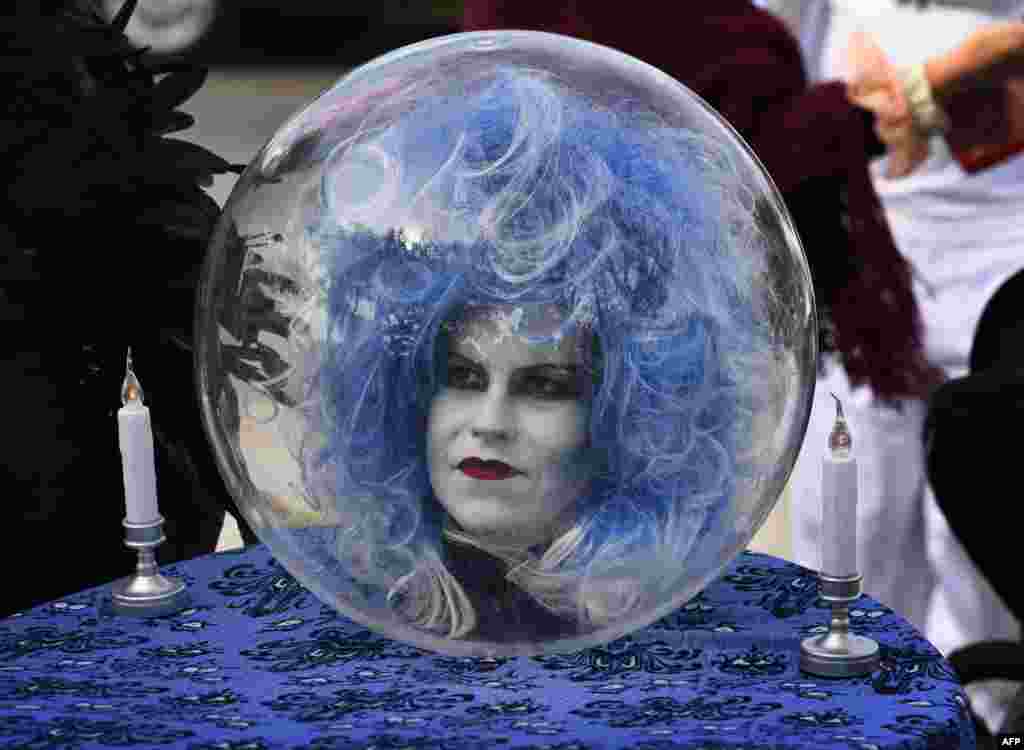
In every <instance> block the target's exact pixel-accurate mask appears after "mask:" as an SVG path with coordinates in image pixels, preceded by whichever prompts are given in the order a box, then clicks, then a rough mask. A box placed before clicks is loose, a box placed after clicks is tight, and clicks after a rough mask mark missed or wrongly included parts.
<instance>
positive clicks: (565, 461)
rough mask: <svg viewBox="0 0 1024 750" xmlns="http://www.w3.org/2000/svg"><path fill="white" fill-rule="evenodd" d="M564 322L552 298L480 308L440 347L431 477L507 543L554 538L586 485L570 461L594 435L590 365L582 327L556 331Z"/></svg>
mask: <svg viewBox="0 0 1024 750" xmlns="http://www.w3.org/2000/svg"><path fill="white" fill-rule="evenodd" d="M562 320H563V318H562V315H561V313H560V312H559V310H558V309H557V308H556V307H554V306H551V305H530V306H515V305H501V306H479V307H472V308H469V309H468V310H467V311H466V314H465V315H464V316H463V317H462V318H461V319H460V320H459V321H458V322H457V323H456V324H455V325H453V327H452V330H451V334H450V336H449V348H448V351H447V353H445V352H441V353H440V356H446V355H447V367H446V368H444V372H445V373H446V374H445V378H444V382H443V383H442V387H441V390H440V392H439V393H438V394H437V396H435V397H434V400H433V402H432V403H431V407H430V416H429V423H428V433H427V452H428V461H429V470H430V483H431V485H432V486H433V489H434V493H435V495H436V496H437V499H438V500H439V501H440V503H441V505H443V506H444V508H445V510H446V511H447V512H448V513H449V514H450V515H451V516H452V517H454V518H455V520H456V521H457V522H458V523H459V524H460V525H461V526H462V527H463V528H464V529H465V530H466V531H469V532H471V533H474V534H476V535H478V536H479V537H481V538H487V539H489V540H491V541H493V542H495V543H497V544H499V545H502V546H505V545H509V546H517V547H528V546H532V545H534V544H540V543H546V542H548V541H550V540H551V539H552V537H553V536H554V535H555V534H556V533H558V531H559V530H560V529H559V527H560V526H561V525H563V524H565V523H566V522H567V521H570V522H571V519H567V518H566V516H567V514H568V513H569V509H570V506H571V505H572V503H573V501H574V500H575V499H576V498H577V497H578V496H579V495H580V493H581V492H582V491H583V490H584V489H585V487H586V480H585V479H580V478H579V473H578V470H577V471H576V472H575V473H574V472H573V467H571V466H569V462H570V461H571V460H572V458H573V454H574V451H576V449H578V448H580V447H581V446H582V445H583V443H584V441H585V439H586V434H587V433H586V425H587V421H588V418H589V406H588V405H587V404H586V403H584V400H583V394H582V388H581V383H582V382H583V381H582V376H583V363H582V362H581V361H580V356H579V351H580V348H579V346H578V340H577V339H578V336H577V334H576V333H575V332H566V333H564V334H563V335H561V337H560V338H552V336H553V335H554V334H555V333H556V332H557V331H558V330H559V328H560V326H561V324H562ZM531 338H540V339H541V341H531V340H530V339H531ZM577 469H578V467H577Z"/></svg>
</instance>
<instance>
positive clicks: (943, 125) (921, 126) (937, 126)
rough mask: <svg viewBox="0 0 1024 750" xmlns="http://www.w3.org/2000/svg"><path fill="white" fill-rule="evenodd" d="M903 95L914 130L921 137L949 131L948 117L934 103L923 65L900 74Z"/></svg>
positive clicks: (912, 67)
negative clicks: (905, 98)
mask: <svg viewBox="0 0 1024 750" xmlns="http://www.w3.org/2000/svg"><path fill="white" fill-rule="evenodd" d="M900 78H901V79H902V81H903V93H904V94H905V95H906V97H907V106H908V107H909V108H910V115H911V117H912V118H913V120H914V128H915V130H917V131H918V132H919V133H921V134H922V135H933V134H935V133H944V132H946V131H947V130H949V117H947V116H946V113H945V112H943V111H942V108H941V107H940V106H939V105H938V104H937V103H936V102H935V96H934V95H933V94H932V87H931V84H929V83H928V78H927V77H926V76H925V74H924V63H921V64H918V65H913V66H911V67H909V68H905V69H904V70H902V71H901V72H900Z"/></svg>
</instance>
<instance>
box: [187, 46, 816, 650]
mask: <svg viewBox="0 0 1024 750" xmlns="http://www.w3.org/2000/svg"><path fill="white" fill-rule="evenodd" d="M198 324H199V327H198V342H197V343H198V355H197V370H198V383H199V388H200V395H201V400H202V403H203V412H204V419H205V422H206V427H207V429H208V432H209V434H210V436H211V439H212V442H213V446H214V448H215V451H216V453H217V457H218V461H219V463H220V466H221V468H222V470H223V473H224V476H225V478H226V480H227V483H228V485H229V487H230V489H231V491H232V492H233V494H234V496H235V499H236V502H237V503H238V506H239V508H240V509H241V510H242V512H243V513H244V514H245V516H246V518H247V519H248V520H249V522H250V524H251V525H252V526H253V528H254V529H255V531H256V533H257V534H258V535H259V537H260V539H261V540H263V541H264V542H265V543H266V544H267V545H268V546H269V547H270V549H271V550H272V552H273V553H274V555H275V556H276V557H277V558H278V560H280V562H281V563H282V564H283V565H284V566H285V567H286V568H287V569H288V570H289V571H290V572H291V573H292V574H293V575H294V576H295V577H296V579H298V580H299V581H300V582H301V583H302V584H304V585H305V586H307V587H308V588H310V589H311V590H312V591H314V592H315V593H316V594H317V595H318V596H320V597H321V598H322V599H323V600H324V601H326V602H328V603H329V604H330V605H332V606H333V607H335V608H337V609H338V610H339V611H341V612H342V613H343V614H345V615H347V616H348V617H350V618H352V619H354V620H355V621H357V622H359V623H362V624H364V625H366V626H367V627H369V628H371V629H374V630H377V631H379V632H381V633H383V634H386V635H388V636H392V637H395V638H398V639H402V640H405V641H407V642H409V643H411V644H414V645H416V646H420V647H422V648H427V649H432V650H436V651H440V652H444V653H448V654H453V655H481V656H482V655H487V656H508V655H514V654H540V653H550V652H556V651H568V650H573V649H578V648H582V647H586V646H591V645H596V644H600V643H604V642H607V641H610V640H612V639H614V638H617V637H619V636H622V635H624V634H626V633H628V632H630V631H633V630H635V629H637V628H640V627H643V626H645V625H648V624H650V623H652V622H654V621H655V620H656V619H658V618H660V617H662V616H664V615H666V614H668V613H670V612H671V611H672V610H674V609H676V608H678V607H679V606H681V605H682V604H683V603H684V602H686V601H687V600H688V599H689V598H691V597H692V596H694V595H695V594H696V593H698V592H699V591H700V590H701V589H702V588H703V587H704V586H705V585H707V584H708V583H709V582H710V581H711V580H712V579H713V578H714V577H715V576H717V575H718V574H719V573H720V572H721V571H722V570H723V568H725V566H726V565H727V564H728V563H729V562H730V561H731V560H732V558H733V557H735V556H736V555H737V554H738V553H739V552H740V551H742V550H743V549H744V548H745V547H746V545H747V544H748V543H749V542H750V539H751V537H752V536H753V535H754V533H755V531H756V530H757V528H758V527H759V526H760V525H761V523H762V522H763V521H764V519H765V518H766V517H767V515H768V514H769V512H770V511H771V508H772V506H773V505H774V503H775V502H776V500H777V499H778V497H779V494H780V493H781V491H782V488H783V485H784V483H785V481H786V479H787V477H788V475H789V472H790V470H791V469H792V466H793V463H794V461H795V459H796V454H797V450H798V448H799V445H800V441H801V438H802V436H803V432H804V429H805V427H806V422H807V417H808V413H809V406H810V397H811V393H812V390H813V385H814V360H815V344H814V342H815V335H814V327H815V319H814V301H813V296H812V291H811V284H810V276H809V272H808V268H807V264H806V261H805V259H804V257H803V253H802V251H801V249H800V246H799V242H798V240H797V238H796V234H795V232H794V231H793V229H792V226H791V224H790V221H789V218H788V216H787V214H786V212H785V209H784V207H783V204H782V202H781V200H780V198H779V196H778V194H777V193H776V191H775V189H774V188H773V186H772V185H771V183H770V181H769V179H768V178H767V177H766V175H765V173H764V171H763V169H762V168H761V167H760V165H759V164H758V162H757V161H756V159H755V158H754V157H753V156H752V155H751V152H750V151H749V150H748V149H747V148H746V146H744V144H743V143H742V142H741V141H740V140H739V138H738V137H737V136H736V134H735V133H734V132H733V131H732V130H731V129H730V128H729V127H728V126H727V125H725V124H724V123H723V121H722V120H721V119H719V118H718V116H717V115H715V114H714V113H713V112H712V111H711V110H710V109H709V108H708V107H707V106H706V105H704V104H703V103H702V102H701V101H700V100H699V99H698V98H697V97H696V96H694V95H693V94H692V93H691V92H690V91H689V90H687V89H686V88H685V87H683V86H682V85H680V84H679V83H677V82H675V81H673V80H672V79H670V78H669V77H667V76H665V75H664V74H662V73H661V72H659V71H658V70H656V69H654V68H651V67H649V66H647V65H645V64H643V63H641V62H639V61H637V60H635V59H633V58H630V57H628V56H626V55H623V54H621V53H619V52H615V51H613V50H611V49H607V48H604V47H600V46H596V45H593V44H589V43H585V42H582V41H577V40H573V39H569V38H567V37H561V36H556V35H550V34H541V33H534V32H520V31H509V32H497V33H489V32H488V33H474V34H459V35H455V36H449V37H444V38H440V39H434V40H431V41H428V42H424V43H421V44H417V45H413V46H410V47H406V48H403V49H400V50H397V51H395V52H392V53H390V54H388V55H385V56H384V57H381V58H379V59H377V60H375V61H373V62H371V63H369V64H367V65H365V66H363V67H361V68H359V69H357V70H355V71H353V72H352V73H350V74H349V75H347V76H345V77H344V78H343V79H342V80H341V81H339V82H338V83H337V84H336V85H335V86H334V87H333V88H332V89H330V90H329V91H327V92H326V93H324V94H323V95H321V96H320V98H318V99H317V100H316V101H315V102H313V103H312V104H310V105H309V106H308V107H306V108H305V109H304V110H303V111H301V112H300V113H299V114H297V115H296V116H295V117H293V118H292V120H291V121H289V122H288V123H287V124H285V125H284V127H282V128H281V130H280V131H279V132H278V133H277V134H276V135H275V136H274V137H273V138H272V139H271V140H270V142H269V143H268V144H267V145H266V146H265V147H264V148H263V149H262V150H261V151H260V153H259V154H258V155H257V157H256V158H255V160H254V161H253V163H252V164H251V165H250V167H249V169H248V170H247V172H246V173H245V174H244V175H243V177H242V178H241V180H240V181H239V183H238V185H237V186H236V188H235V190H234V192H233V193H232V195H231V198H230V200H229V201H228V204H227V206H226V208H225V212H224V216H223V218H222V220H221V224H220V226H219V229H218V232H217V234H216V236H215V239H214V241H213V244H212V246H211V249H210V253H209V257H208V259H207V266H206V269H205V272H204V277H203V282H202V286H201V289H200V307H199V320H198Z"/></svg>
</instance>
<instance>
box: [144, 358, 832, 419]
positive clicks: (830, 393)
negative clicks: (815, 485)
mask: <svg viewBox="0 0 1024 750" xmlns="http://www.w3.org/2000/svg"><path fill="white" fill-rule="evenodd" d="M128 352H129V354H131V350H130V349H129V350H128ZM828 395H830V396H831V397H832V398H834V399H835V400H836V418H837V419H843V418H844V417H843V402H842V401H840V400H839V396H837V395H836V394H834V393H832V392H831V391H829V394H828Z"/></svg>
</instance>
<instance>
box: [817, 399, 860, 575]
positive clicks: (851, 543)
mask: <svg viewBox="0 0 1024 750" xmlns="http://www.w3.org/2000/svg"><path fill="white" fill-rule="evenodd" d="M833 398H836V397H835V396H833ZM828 443H829V445H828V447H829V450H828V453H826V454H825V458H824V460H823V462H822V467H821V499H822V503H821V526H822V529H821V531H822V533H821V572H822V573H823V574H824V575H827V576H832V577H835V578H845V577H849V576H853V575H856V574H857V459H856V458H854V456H853V440H852V438H851V436H850V430H849V428H848V427H847V425H846V419H845V418H844V417H843V407H842V404H840V402H839V399H838V398H836V421H835V425H834V426H833V427H832V434H831V435H829V440H828Z"/></svg>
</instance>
